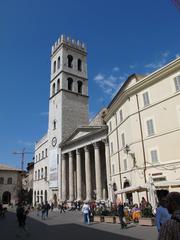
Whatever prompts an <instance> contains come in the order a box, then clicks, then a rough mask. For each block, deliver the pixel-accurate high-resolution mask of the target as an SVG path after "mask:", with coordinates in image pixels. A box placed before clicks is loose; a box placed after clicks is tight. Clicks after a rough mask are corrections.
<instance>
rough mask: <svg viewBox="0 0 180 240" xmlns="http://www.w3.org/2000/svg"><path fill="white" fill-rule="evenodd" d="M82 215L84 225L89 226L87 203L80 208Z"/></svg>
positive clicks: (88, 207)
mask: <svg viewBox="0 0 180 240" xmlns="http://www.w3.org/2000/svg"><path fill="white" fill-rule="evenodd" d="M82 213H83V218H84V223H85V224H89V222H90V219H89V213H90V206H89V204H88V202H84V204H83V206H82Z"/></svg>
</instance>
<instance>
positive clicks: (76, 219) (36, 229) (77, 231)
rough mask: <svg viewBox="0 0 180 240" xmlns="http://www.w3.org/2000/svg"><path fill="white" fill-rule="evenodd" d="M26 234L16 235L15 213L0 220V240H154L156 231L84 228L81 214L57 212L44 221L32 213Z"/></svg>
mask: <svg viewBox="0 0 180 240" xmlns="http://www.w3.org/2000/svg"><path fill="white" fill-rule="evenodd" d="M27 228H28V231H27V232H24V231H23V232H19V228H18V224H17V221H16V216H15V213H13V212H8V214H7V216H6V217H5V218H4V219H3V218H0V236H1V237H2V238H0V239H2V240H14V239H27V240H37V239H43V240H52V237H53V238H57V237H58V238H61V239H63V240H70V239H71V240H72V239H78V240H81V239H82V240H92V239H99V240H100V239H102V240H121V239H122V240H138V239H143V240H156V239H157V231H156V228H155V227H142V226H137V225H135V224H130V225H129V226H128V228H127V229H124V230H121V229H120V225H119V224H110V223H93V224H90V225H84V224H83V220H82V214H81V213H80V212H66V213H62V214H60V213H59V212H58V211H53V212H50V213H49V217H48V219H46V220H41V217H40V216H39V217H38V216H37V214H36V213H35V212H32V213H30V214H29V216H28V218H27Z"/></svg>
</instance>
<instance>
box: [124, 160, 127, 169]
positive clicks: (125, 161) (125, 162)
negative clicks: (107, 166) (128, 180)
mask: <svg viewBox="0 0 180 240" xmlns="http://www.w3.org/2000/svg"><path fill="white" fill-rule="evenodd" d="M126 170H127V159H124V171H126Z"/></svg>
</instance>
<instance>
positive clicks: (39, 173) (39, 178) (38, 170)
mask: <svg viewBox="0 0 180 240" xmlns="http://www.w3.org/2000/svg"><path fill="white" fill-rule="evenodd" d="M38 179H40V170H38Z"/></svg>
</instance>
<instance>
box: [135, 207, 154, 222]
mask: <svg viewBox="0 0 180 240" xmlns="http://www.w3.org/2000/svg"><path fill="white" fill-rule="evenodd" d="M139 225H144V226H154V225H155V217H154V215H153V212H152V207H151V205H150V204H148V205H147V206H146V207H145V208H144V209H142V210H141V217H140V218H139Z"/></svg>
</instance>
